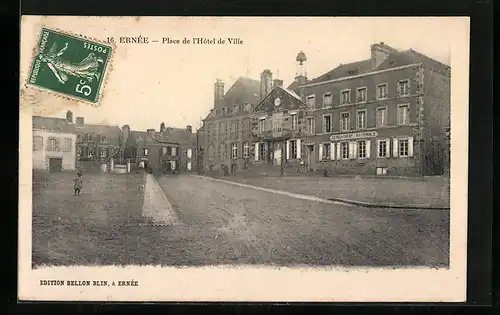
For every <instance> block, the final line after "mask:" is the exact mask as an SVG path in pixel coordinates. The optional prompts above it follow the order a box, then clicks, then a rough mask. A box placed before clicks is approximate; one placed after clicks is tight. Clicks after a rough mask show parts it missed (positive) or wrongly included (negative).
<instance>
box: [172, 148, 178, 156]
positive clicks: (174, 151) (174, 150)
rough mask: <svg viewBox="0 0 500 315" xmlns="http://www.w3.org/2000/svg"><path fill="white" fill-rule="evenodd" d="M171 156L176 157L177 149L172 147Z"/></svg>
mask: <svg viewBox="0 0 500 315" xmlns="http://www.w3.org/2000/svg"><path fill="white" fill-rule="evenodd" d="M172 156H177V148H176V147H172Z"/></svg>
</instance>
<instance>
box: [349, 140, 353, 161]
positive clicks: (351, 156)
mask: <svg viewBox="0 0 500 315" xmlns="http://www.w3.org/2000/svg"><path fill="white" fill-rule="evenodd" d="M353 157H354V142H349V159H353Z"/></svg>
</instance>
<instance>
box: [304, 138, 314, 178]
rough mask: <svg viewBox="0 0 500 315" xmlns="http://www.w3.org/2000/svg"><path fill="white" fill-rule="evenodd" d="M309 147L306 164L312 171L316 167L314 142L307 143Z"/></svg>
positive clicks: (308, 169)
mask: <svg viewBox="0 0 500 315" xmlns="http://www.w3.org/2000/svg"><path fill="white" fill-rule="evenodd" d="M306 147H307V165H306V170H307V171H310V170H312V169H314V161H315V160H314V145H313V144H308V145H306Z"/></svg>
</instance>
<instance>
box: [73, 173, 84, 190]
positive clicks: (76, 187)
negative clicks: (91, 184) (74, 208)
mask: <svg viewBox="0 0 500 315" xmlns="http://www.w3.org/2000/svg"><path fill="white" fill-rule="evenodd" d="M73 181H74V182H75V185H74V190H75V196H76V195H80V191H81V190H82V187H83V178H82V172H80V171H79V172H78V173H76V177H75V179H74V180H73Z"/></svg>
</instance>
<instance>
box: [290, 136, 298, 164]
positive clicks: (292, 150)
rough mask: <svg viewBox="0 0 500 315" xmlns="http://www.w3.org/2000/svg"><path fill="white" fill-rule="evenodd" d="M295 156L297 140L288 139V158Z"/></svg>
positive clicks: (294, 157)
mask: <svg viewBox="0 0 500 315" xmlns="http://www.w3.org/2000/svg"><path fill="white" fill-rule="evenodd" d="M296 158H297V140H290V159H296Z"/></svg>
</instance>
